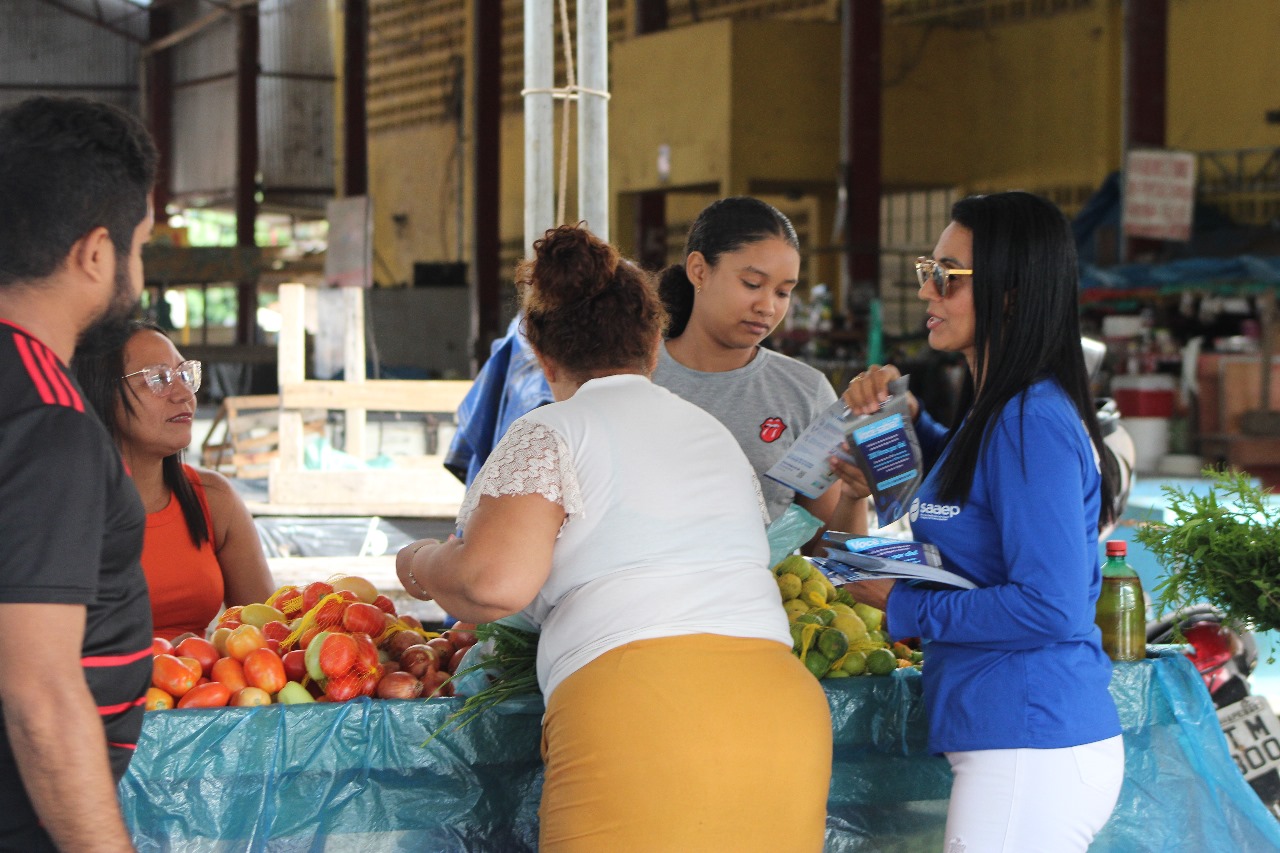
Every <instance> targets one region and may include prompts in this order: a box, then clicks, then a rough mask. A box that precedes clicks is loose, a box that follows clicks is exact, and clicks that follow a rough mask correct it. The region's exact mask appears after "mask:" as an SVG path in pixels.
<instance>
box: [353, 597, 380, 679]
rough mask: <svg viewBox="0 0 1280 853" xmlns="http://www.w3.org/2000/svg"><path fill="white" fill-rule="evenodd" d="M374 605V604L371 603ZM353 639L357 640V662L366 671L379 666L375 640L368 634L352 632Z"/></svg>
mask: <svg viewBox="0 0 1280 853" xmlns="http://www.w3.org/2000/svg"><path fill="white" fill-rule="evenodd" d="M369 606H370V607H372V606H373V605H369ZM351 639H353V640H355V641H356V663H357V664H359V666H360V668H361V669H363V670H364V671H365V672H372V671H373V670H375V669H377V668H378V647H377V646H375V645H374V644H373V640H371V639H370V638H369V635H368V634H352V635H351Z"/></svg>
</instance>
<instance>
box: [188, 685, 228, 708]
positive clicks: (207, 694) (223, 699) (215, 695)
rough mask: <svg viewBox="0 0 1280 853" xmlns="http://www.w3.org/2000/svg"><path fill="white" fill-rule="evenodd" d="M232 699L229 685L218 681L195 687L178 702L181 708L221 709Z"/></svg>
mask: <svg viewBox="0 0 1280 853" xmlns="http://www.w3.org/2000/svg"><path fill="white" fill-rule="evenodd" d="M230 698H231V691H230V690H228V689H227V685H225V684H220V683H219V682H217V681H210V682H209V683H208V684H201V685H199V686H198V687H193V688H191V689H190V690H189V691H187V693H186V694H185V695H183V697H182V698H181V699H179V700H178V707H179V708H221V707H222V706H224V705H226V704H227V701H228V700H229V699H230Z"/></svg>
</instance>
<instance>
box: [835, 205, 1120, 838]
mask: <svg viewBox="0 0 1280 853" xmlns="http://www.w3.org/2000/svg"><path fill="white" fill-rule="evenodd" d="M951 218H952V221H951V224H950V225H948V226H947V228H946V229H945V230H944V231H943V232H942V235H941V236H940V237H939V239H938V242H937V245H936V247H935V248H934V252H933V257H932V258H921V259H920V260H919V261H918V262H917V264H916V272H917V277H918V279H919V281H920V298H921V299H923V300H924V301H925V302H926V303H927V305H928V308H927V316H926V321H925V326H926V328H927V329H928V335H929V345H930V346H931V347H933V348H934V349H936V350H941V351H945V352H959V353H962V354H963V355H964V357H965V361H966V362H967V365H968V368H969V371H968V375H967V377H966V382H965V388H964V390H963V392H962V395H961V400H960V406H959V409H958V411H959V417H958V422H957V424H956V425H955V426H954V427H953V428H951V429H947V428H945V427H943V426H941V425H939V424H938V423H936V422H935V421H933V420H932V419H931V418H930V417H929V415H928V414H927V413H925V412H924V411H922V410H921V409H920V407H919V406H918V404H917V403H916V401H915V400H912V401H911V405H912V411H913V415H914V416H915V426H916V430H917V431H918V433H919V436H920V440H921V446H922V449H923V450H924V451H925V456H926V462H927V464H928V465H929V471H928V475H927V477H926V478H925V481H924V483H923V484H922V486H921V489H920V492H919V494H918V496H917V499H916V500H915V501H914V502H913V503H912V505H911V507H910V519H911V525H912V531H913V534H914V536H915V538H917V539H919V540H921V541H924V542H931V543H933V544H935V545H936V546H937V547H938V549H939V551H940V552H941V554H942V557H943V561H944V564H945V566H946V568H947V569H949V570H951V571H953V572H956V573H958V574H961V575H964V576H965V577H968V578H969V579H971V580H972V581H973V582H974V583H975V584H977V586H978V588H977V589H974V590H947V591H940V590H934V589H923V588H920V587H914V586H909V585H906V584H896V583H894V582H893V581H868V582H864V583H860V584H852V585H850V586H849V587H847V588H848V589H849V590H850V592H851V594H852V595H853V596H854V598H856V599H859V600H862V601H865V602H866V603H868V604H872V605H875V606H877V607H881V608H883V609H884V610H885V611H886V621H887V623H888V629H889V630H890V631H891V632H892V634H893V635H894V636H895V637H914V636H918V637H921V638H922V639H923V640H924V641H926V642H927V643H928V644H929V645H928V653H927V658H928V663H927V665H926V667H925V670H924V694H925V702H926V705H927V707H928V710H929V744H930V748H931V749H932V750H933V751H935V752H938V753H942V754H945V755H946V757H947V759H948V760H949V761H950V763H951V766H952V770H953V773H954V782H953V786H952V794H951V803H950V808H949V810H948V816H947V830H946V841H947V847H946V848H945V849H946V850H948V851H952V850H965V851H967V853H978V851H984V853H985V851H1023V850H1039V851H1083V850H1086V849H1087V848H1088V846H1089V842H1090V841H1091V839H1092V838H1093V836H1094V835H1095V834H1096V833H1097V832H1098V831H1099V830H1100V829H1101V828H1102V826H1103V824H1105V823H1106V821H1107V818H1108V817H1109V816H1110V814H1111V810H1112V809H1113V808H1114V806H1115V803H1116V799H1117V797H1118V795H1119V791H1120V784H1121V781H1122V779H1123V775H1124V751H1123V745H1122V742H1121V739H1120V723H1119V718H1118V716H1117V713H1116V709H1115V705H1114V703H1113V702H1112V699H1111V695H1110V692H1109V691H1108V685H1109V683H1110V678H1111V664H1110V661H1109V660H1108V659H1107V657H1106V656H1105V655H1104V654H1103V652H1102V649H1101V646H1100V645H1099V632H1098V630H1097V628H1096V627H1095V626H1094V622H1093V616H1094V604H1095V602H1096V601H1097V598H1098V591H1099V588H1100V585H1101V578H1100V572H1099V567H1098V558H1097V539H1098V526H1099V523H1100V522H1101V523H1105V522H1107V521H1109V520H1110V516H1111V514H1112V513H1113V510H1112V500H1111V496H1112V492H1113V490H1114V486H1113V484H1112V483H1111V479H1110V476H1109V475H1108V474H1106V473H1105V472H1104V471H1103V468H1102V466H1101V465H1100V464H1099V459H1100V458H1101V455H1102V453H1101V451H1102V437H1101V435H1100V433H1099V430H1098V424H1097V419H1096V417H1095V415H1094V404H1093V397H1092V394H1091V392H1090V389H1089V383H1088V377H1087V375H1086V371H1085V365H1084V356H1083V352H1082V350H1081V345H1080V329H1079V320H1078V313H1077V312H1078V307H1077V294H1078V285H1077V262H1076V253H1075V243H1074V241H1073V239H1072V236H1071V230H1070V226H1069V224H1068V222H1067V220H1066V218H1065V217H1064V216H1063V215H1062V213H1061V212H1060V211H1059V210H1058V209H1057V208H1056V207H1054V205H1053V204H1052V203H1051V202H1049V201H1047V200H1045V199H1043V198H1040V197H1038V196H1034V195H1030V194H1028V193H1021V192H1010V193H997V194H992V195H987V196H974V197H970V198H966V199H962V200H961V201H959V202H957V203H956V205H955V206H954V207H953V208H952V214H951ZM898 375H899V372H898V370H897V369H896V368H894V367H892V366H884V367H878V366H872V367H871V368H870V369H868V371H867V372H866V373H864V374H861V375H859V376H858V377H856V378H855V379H854V380H853V382H851V383H850V384H849V387H848V389H847V390H846V391H845V393H844V399H845V401H846V402H847V403H848V405H849V407H850V408H851V409H852V410H853V411H854V412H857V413H868V412H872V411H874V410H875V409H876V407H877V406H878V405H879V403H880V402H881V401H882V400H884V399H886V398H887V396H888V391H887V385H888V382H889V380H891V379H893V378H895V377H896V376H898Z"/></svg>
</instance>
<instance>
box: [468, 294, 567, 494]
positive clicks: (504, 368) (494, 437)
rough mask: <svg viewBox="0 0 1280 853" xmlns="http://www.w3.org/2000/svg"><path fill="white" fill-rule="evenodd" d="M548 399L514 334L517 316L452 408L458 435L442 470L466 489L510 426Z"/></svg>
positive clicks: (534, 364) (523, 342)
mask: <svg viewBox="0 0 1280 853" xmlns="http://www.w3.org/2000/svg"><path fill="white" fill-rule="evenodd" d="M552 400H553V398H552V396H551V388H550V387H549V386H548V385H547V379H546V377H545V376H543V375H542V368H540V367H539V366H538V360H537V358H535V357H534V355H533V351H532V350H530V349H529V344H528V342H527V341H526V340H525V339H524V335H523V334H521V332H520V317H518V316H517V317H516V318H515V319H513V320H512V321H511V324H510V325H509V326H508V327H507V334H506V335H505V336H503V337H502V338H499V339H498V340H496V341H494V342H493V346H492V347H491V348H490V354H489V360H488V361H486V362H485V363H484V367H482V368H480V373H479V375H478V376H476V378H475V382H474V383H473V384H472V386H471V390H470V391H468V392H467V396H466V397H464V398H463V400H462V405H461V406H459V407H458V413H457V420H458V431H457V433H456V434H455V435H454V437H453V442H452V443H451V444H450V445H449V451H448V453H447V454H445V460H444V466H445V467H446V468H448V469H449V470H450V471H451V472H453V475H454V476H455V477H457V478H458V479H459V480H461V481H462V482H464V483H466V484H467V486H470V485H471V482H472V481H473V480H475V478H476V475H477V474H479V473H480V468H481V467H482V466H483V465H484V462H485V460H486V459H488V458H489V454H490V453H491V452H492V451H493V448H494V446H495V445H496V444H497V443H498V441H499V439H501V438H502V436H503V435H505V434H506V432H507V427H509V426H511V423H512V421H514V420H515V419H516V418H518V417H520V416H521V415H523V414H525V413H527V412H531V411H533V410H534V409H536V408H538V406H542V405H545V404H546V403H550V402H552Z"/></svg>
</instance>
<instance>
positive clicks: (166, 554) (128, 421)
mask: <svg viewBox="0 0 1280 853" xmlns="http://www.w3.org/2000/svg"><path fill="white" fill-rule="evenodd" d="M72 368H73V369H74V370H75V374H76V379H77V381H78V382H79V383H80V385H81V387H83V388H84V392H85V396H86V397H87V398H88V400H89V402H90V403H91V404H92V405H93V408H94V410H95V411H96V412H97V413H98V416H99V417H100V418H101V419H102V422H103V423H104V424H105V425H106V427H107V432H108V433H110V434H111V438H112V440H114V441H115V443H116V446H117V447H119V448H120V455H121V456H122V457H123V458H124V462H125V465H126V467H127V468H128V470H129V473H130V475H131V476H132V477H133V482H134V485H135V486H136V487H137V489H138V494H139V496H140V497H141V498H142V503H143V506H144V507H145V509H146V511H147V530H146V534H145V536H144V538H143V548H142V570H143V572H144V573H145V574H146V576H147V585H148V587H149V588H150V591H151V616H152V621H153V623H154V633H155V635H156V636H157V637H164V638H165V639H169V640H171V639H174V638H175V637H178V636H180V635H182V634H186V633H193V634H197V635H199V636H201V637H203V636H204V633H205V629H206V628H207V627H208V625H209V623H210V622H211V621H212V620H213V618H214V617H215V616H217V614H218V612H219V611H220V610H221V609H222V607H223V605H224V604H225V605H227V606H231V605H238V604H249V603H252V602H255V601H266V600H267V598H268V597H269V596H270V595H271V593H272V592H274V590H275V584H274V582H273V581H272V579H271V571H270V569H269V568H268V566H267V558H266V556H265V555H264V554H263V551H262V543H261V541H260V540H259V539H258V533H257V529H256V528H255V527H254V524H253V518H252V516H250V515H249V510H248V508H247V507H246V506H245V503H244V500H243V499H242V498H241V497H240V495H239V494H237V493H236V491H235V489H234V488H233V487H232V485H231V483H230V482H228V481H227V478H226V477H223V476H222V475H221V474H218V473H217V472H215V471H207V470H204V469H200V468H194V467H192V466H190V465H186V464H184V463H183V461H182V454H183V451H184V450H185V449H186V448H187V447H188V446H189V445H190V444H191V427H192V417H193V416H194V414H195V409H196V391H197V390H198V389H199V388H200V378H201V365H200V362H198V361H188V360H184V359H183V358H182V356H181V355H180V354H179V353H178V350H177V348H176V347H175V346H174V345H173V342H172V341H171V340H169V338H168V336H166V335H165V334H164V332H163V331H162V330H161V329H160V327H159V326H156V325H154V324H152V323H147V322H142V321H135V322H134V323H132V324H130V325H129V326H128V327H127V328H124V329H123V330H119V329H106V328H104V329H102V330H100V331H97V332H95V334H94V335H91V336H90V337H89V338H87V339H86V340H84V341H82V342H81V343H80V346H79V347H78V348H77V350H76V355H75V359H74V361H73V363H72Z"/></svg>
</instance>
